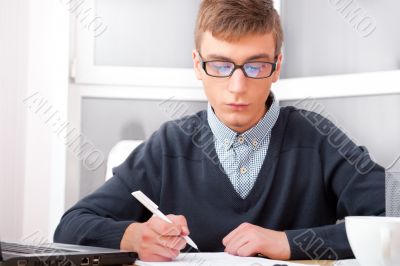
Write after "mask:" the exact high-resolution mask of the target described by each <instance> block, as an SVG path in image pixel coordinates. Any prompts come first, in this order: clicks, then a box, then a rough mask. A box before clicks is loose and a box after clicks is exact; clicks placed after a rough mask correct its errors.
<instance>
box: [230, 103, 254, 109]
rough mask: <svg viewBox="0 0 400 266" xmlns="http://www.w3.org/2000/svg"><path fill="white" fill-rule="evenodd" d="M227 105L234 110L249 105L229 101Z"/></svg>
mask: <svg viewBox="0 0 400 266" xmlns="http://www.w3.org/2000/svg"><path fill="white" fill-rule="evenodd" d="M227 106H228V107H229V108H230V109H232V110H244V109H246V108H247V107H248V106H249V105H248V104H244V103H228V104H227Z"/></svg>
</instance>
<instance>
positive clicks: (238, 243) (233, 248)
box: [225, 234, 249, 255]
mask: <svg viewBox="0 0 400 266" xmlns="http://www.w3.org/2000/svg"><path fill="white" fill-rule="evenodd" d="M247 242H249V239H248V237H247V236H246V235H243V234H241V235H237V236H236V237H235V238H232V239H231V241H230V242H229V243H228V245H227V246H226V247H225V252H228V253H229V254H231V255H238V253H237V251H238V249H239V248H240V247H242V246H243V245H245V244H246V243H247Z"/></svg>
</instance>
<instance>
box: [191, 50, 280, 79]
mask: <svg viewBox="0 0 400 266" xmlns="http://www.w3.org/2000/svg"><path fill="white" fill-rule="evenodd" d="M197 53H198V54H199V58H200V62H201V67H202V68H203V70H204V72H205V73H206V74H207V75H208V76H210V77H214V78H228V77H231V76H232V75H233V73H235V71H236V69H238V68H239V69H240V70H242V72H243V74H244V75H245V77H247V78H251V79H266V78H269V77H271V76H272V74H273V73H274V72H275V70H276V65H277V62H276V61H275V63H271V62H264V61H249V62H246V63H244V64H243V65H236V64H235V63H234V62H232V61H224V60H209V61H204V60H203V57H202V56H201V54H200V52H197ZM275 60H277V57H275ZM210 62H228V63H231V64H233V69H232V71H231V73H230V74H229V75H228V76H214V75H211V74H209V73H208V72H207V67H206V64H207V63H210ZM248 63H263V64H270V65H271V66H272V69H271V73H270V74H269V76H267V77H260V78H255V77H250V76H248V75H247V73H246V71H245V70H244V66H245V65H246V64H248Z"/></svg>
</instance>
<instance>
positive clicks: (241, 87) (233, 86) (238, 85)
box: [228, 68, 247, 93]
mask: <svg viewBox="0 0 400 266" xmlns="http://www.w3.org/2000/svg"><path fill="white" fill-rule="evenodd" d="M246 80H247V78H246V76H245V75H244V73H243V70H242V69H240V68H238V69H236V70H235V71H234V72H233V74H232V76H231V77H230V78H229V85H228V90H229V91H230V92H232V93H241V92H243V91H245V90H246Z"/></svg>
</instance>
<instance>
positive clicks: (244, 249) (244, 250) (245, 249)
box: [236, 241, 259, 257]
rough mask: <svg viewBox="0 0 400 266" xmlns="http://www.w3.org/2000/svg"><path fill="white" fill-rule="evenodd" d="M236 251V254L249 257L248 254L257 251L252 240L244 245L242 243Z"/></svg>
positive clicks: (252, 254) (254, 253) (256, 252)
mask: <svg viewBox="0 0 400 266" xmlns="http://www.w3.org/2000/svg"><path fill="white" fill-rule="evenodd" d="M236 253H237V255H238V256H241V257H250V256H255V255H256V254H258V253H259V252H258V251H257V246H256V245H255V244H254V243H253V242H251V241H249V242H247V243H245V244H244V245H242V246H241V247H239V248H238V249H237V251H236Z"/></svg>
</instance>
